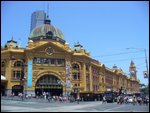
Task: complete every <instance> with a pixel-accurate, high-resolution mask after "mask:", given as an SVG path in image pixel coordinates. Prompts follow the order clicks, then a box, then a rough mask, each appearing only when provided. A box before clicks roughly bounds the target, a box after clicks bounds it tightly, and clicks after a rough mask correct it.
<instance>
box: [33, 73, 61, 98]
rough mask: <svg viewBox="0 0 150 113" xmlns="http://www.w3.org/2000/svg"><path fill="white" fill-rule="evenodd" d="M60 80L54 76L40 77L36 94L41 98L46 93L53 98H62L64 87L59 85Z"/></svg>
mask: <svg viewBox="0 0 150 113" xmlns="http://www.w3.org/2000/svg"><path fill="white" fill-rule="evenodd" d="M58 81H60V79H59V78H58V77H56V76H54V75H49V74H48V75H44V76H42V77H40V78H39V79H38V80H37V82H36V84H35V94H36V95H38V96H40V95H42V94H43V93H44V92H45V93H47V92H48V93H49V94H50V95H51V96H53V95H55V96H60V95H62V94H63V86H62V85H61V84H59V83H58Z"/></svg>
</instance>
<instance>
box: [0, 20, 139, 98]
mask: <svg viewBox="0 0 150 113" xmlns="http://www.w3.org/2000/svg"><path fill="white" fill-rule="evenodd" d="M129 65H130V66H129V71H130V77H129V76H128V75H126V74H125V73H124V72H123V70H121V69H118V68H117V66H113V67H112V68H108V67H107V66H106V65H105V64H103V63H101V62H99V61H97V60H95V59H93V58H91V56H90V54H89V53H88V52H87V51H86V50H85V49H84V47H83V46H82V45H81V44H80V43H76V44H75V45H74V47H73V48H70V47H69V44H68V43H66V40H65V37H64V35H63V33H62V32H61V30H59V29H58V28H56V27H55V26H53V25H52V24H51V22H50V20H45V24H43V25H39V26H37V27H36V28H34V29H33V30H32V32H31V33H30V35H29V38H28V44H27V46H26V48H20V47H19V45H18V43H17V41H15V40H13V38H12V39H11V40H9V41H7V43H6V44H5V46H4V47H2V46H1V95H8V94H12V93H13V94H14V95H18V94H19V93H26V94H32V95H42V93H43V92H49V93H50V94H51V95H70V94H71V93H80V94H81V95H84V94H85V95H91V94H92V95H93V94H103V93H104V92H105V91H107V90H113V91H115V92H119V90H120V89H122V92H124V93H135V92H139V84H140V82H139V81H138V80H137V78H136V66H135V64H134V62H133V61H131V64H129Z"/></svg>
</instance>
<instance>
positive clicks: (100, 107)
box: [1, 98, 149, 112]
mask: <svg viewBox="0 0 150 113" xmlns="http://www.w3.org/2000/svg"><path fill="white" fill-rule="evenodd" d="M71 111H72V112H111V111H115V112H120V111H121V112H123V111H124V112H149V105H148V106H146V105H132V104H122V105H118V104H117V103H103V104H102V102H101V101H93V102H80V103H79V104H77V102H73V103H70V102H48V101H47V100H43V99H39V100H34V99H31V100H24V101H21V100H19V99H18V100H17V99H14V100H10V99H3V98H2V100H1V112H71Z"/></svg>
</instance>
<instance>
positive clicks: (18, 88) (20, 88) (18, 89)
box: [12, 85, 23, 96]
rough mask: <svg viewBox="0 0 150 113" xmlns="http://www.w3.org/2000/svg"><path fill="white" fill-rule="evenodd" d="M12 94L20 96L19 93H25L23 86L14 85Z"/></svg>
mask: <svg viewBox="0 0 150 113" xmlns="http://www.w3.org/2000/svg"><path fill="white" fill-rule="evenodd" d="M12 93H14V96H18V94H19V93H23V86H22V85H14V86H13V87H12Z"/></svg>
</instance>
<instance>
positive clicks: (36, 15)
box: [30, 10, 46, 32]
mask: <svg viewBox="0 0 150 113" xmlns="http://www.w3.org/2000/svg"><path fill="white" fill-rule="evenodd" d="M45 19H46V13H45V11H43V10H38V11H35V12H33V13H32V15H31V28H30V32H31V31H32V30H33V29H34V28H35V27H36V26H39V25H42V24H44V20H45Z"/></svg>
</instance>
